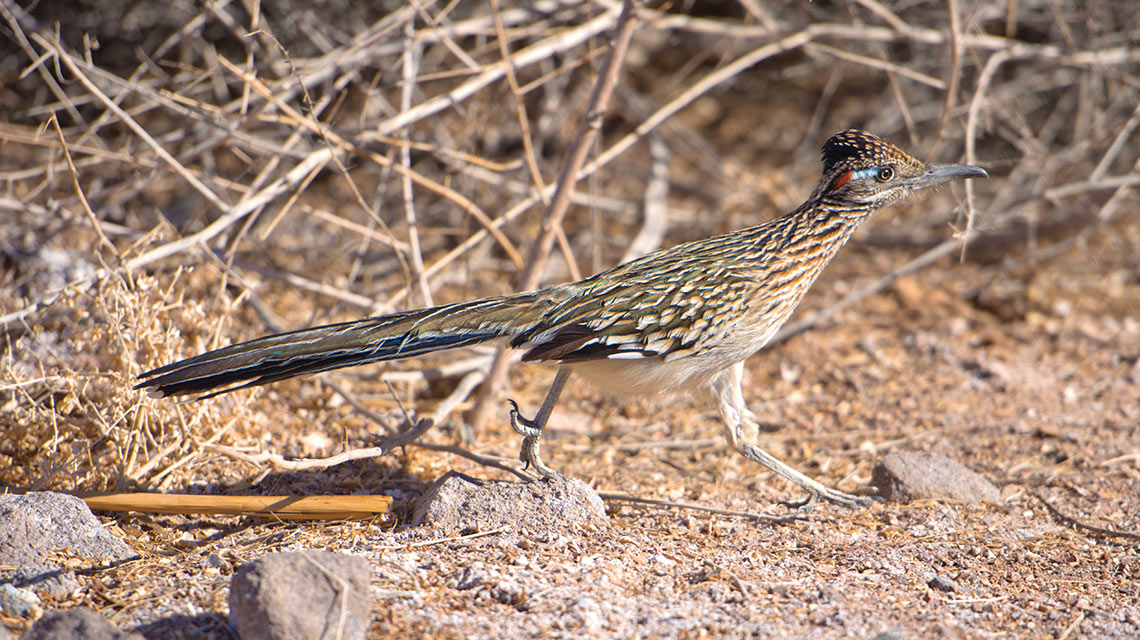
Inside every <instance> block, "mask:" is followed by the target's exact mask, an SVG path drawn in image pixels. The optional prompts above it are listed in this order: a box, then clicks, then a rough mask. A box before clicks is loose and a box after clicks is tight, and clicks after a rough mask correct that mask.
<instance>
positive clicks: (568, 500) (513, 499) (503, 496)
mask: <svg viewBox="0 0 1140 640" xmlns="http://www.w3.org/2000/svg"><path fill="white" fill-rule="evenodd" d="M605 520H606V509H605V505H603V504H602V499H601V498H600V497H598V494H597V492H595V491H594V490H593V489H591V488H590V487H589V486H587V485H586V483H584V482H582V481H581V480H577V479H575V478H568V479H563V478H559V479H554V480H538V481H535V482H507V481H497V480H474V479H472V478H469V477H466V476H463V475H460V474H456V473H447V474H445V475H443V476H442V477H441V478H440V479H439V480H436V481H435V484H433V485H432V486H431V488H430V489H428V490H427V492H426V493H424V495H422V496H420V499H419V500H417V501H416V507H415V510H414V512H413V514H412V524H414V525H427V526H429V527H431V528H433V529H437V530H440V531H463V530H470V529H475V530H479V531H487V530H491V529H498V528H501V527H507V526H509V527H510V528H511V529H512V530H514V531H516V532H522V531H525V532H528V533H540V532H544V531H546V532H551V531H564V530H566V529H572V528H574V527H578V526H580V525H583V524H586V523H591V522H592V523H601V522H605Z"/></svg>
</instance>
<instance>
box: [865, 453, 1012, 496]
mask: <svg viewBox="0 0 1140 640" xmlns="http://www.w3.org/2000/svg"><path fill="white" fill-rule="evenodd" d="M871 484H872V485H873V486H875V487H877V489H878V495H880V496H882V497H883V498H885V499H887V500H890V501H893V502H909V501H911V500H922V499H930V498H943V499H950V500H958V501H961V502H966V503H970V504H973V503H978V502H990V503H994V504H996V503H999V502H1001V492H999V491H998V489H997V487H995V486H994V485H993V483H991V482H990V481H989V480H986V479H985V478H984V477H982V476H981V475H979V474H977V473H975V472H974V471H971V470H970V469H968V468H967V467H965V466H964V465H962V464H961V463H958V462H955V461H954V460H951V459H949V458H947V457H945V456H941V455H938V454H936V453H920V452H917V451H895V452H892V453H889V454H887V455H886V456H884V457H883V458H882V459H881V460H879V461H878V462H877V463H876V464H875V467H874V469H872V470H871Z"/></svg>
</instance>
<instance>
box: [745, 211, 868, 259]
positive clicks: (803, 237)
mask: <svg viewBox="0 0 1140 640" xmlns="http://www.w3.org/2000/svg"><path fill="white" fill-rule="evenodd" d="M872 213H874V208H872V207H870V206H868V205H857V204H852V203H849V202H842V201H839V202H832V201H829V200H828V199H827V198H826V196H824V197H818V198H812V199H811V200H808V201H807V202H805V203H804V204H802V205H800V206H799V207H798V208H797V209H795V210H794V211H792V212H790V213H787V214H784V215H783V216H780V217H779V218H776V219H774V220H771V221H769V222H768V223H766V224H764V225H761V226H760V227H756V228H755V230H756V231H757V232H758V233H757V234H756V235H755V236H754V237H755V239H756V240H757V242H758V245H763V246H758V247H757V249H758V251H757V253H758V254H763V255H764V256H766V257H769V258H771V259H773V260H775V261H776V262H793V263H798V264H804V263H807V264H811V265H817V266H818V268H817V269H816V270H817V271H818V270H822V268H823V267H824V266H825V265H826V264H827V263H828V262H830V261H831V259H832V258H833V257H835V254H836V253H838V252H839V249H840V248H841V247H842V246H843V245H844V244H845V243H846V242H847V240H848V239H849V238H850V237H851V234H853V233H854V232H855V229H857V228H858V227H859V223H861V222H862V221H863V220H865V219H867V218H868V217H870V215H871V214H872Z"/></svg>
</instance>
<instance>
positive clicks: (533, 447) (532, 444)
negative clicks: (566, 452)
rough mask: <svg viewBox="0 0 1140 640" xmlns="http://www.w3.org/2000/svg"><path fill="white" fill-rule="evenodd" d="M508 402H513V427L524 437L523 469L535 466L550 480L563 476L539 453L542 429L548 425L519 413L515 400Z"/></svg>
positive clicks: (521, 453)
mask: <svg viewBox="0 0 1140 640" xmlns="http://www.w3.org/2000/svg"><path fill="white" fill-rule="evenodd" d="M507 402H509V403H511V428H512V429H514V430H515V433H517V434H519V435H520V436H522V437H523V441H522V447H521V448H520V449H519V460H521V461H522V463H523V470H529V469H530V468H531V467H534V470H535V471H536V472H538V474H539V475H541V476H542V477H543V478H546V479H548V480H554V479H557V478H561V477H562V474H560V473H558V472H557V471H555V470H554V469H551V468H550V467H548V466H547V465H546V463H545V462H543V461H542V456H541V454H540V453H539V441H540V440H542V429H543V427H544V426H546V425H544V424H540V423H538V422H537V421H535V420H531V419H529V418H524V417H523V416H522V414H521V413H519V405H518V403H516V402H515V401H514V400H507Z"/></svg>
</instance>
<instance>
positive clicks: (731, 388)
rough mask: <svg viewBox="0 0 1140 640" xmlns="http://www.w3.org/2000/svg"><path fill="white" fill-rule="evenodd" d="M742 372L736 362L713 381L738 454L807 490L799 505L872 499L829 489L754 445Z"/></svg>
mask: <svg viewBox="0 0 1140 640" xmlns="http://www.w3.org/2000/svg"><path fill="white" fill-rule="evenodd" d="M743 376H744V363H743V362H738V363H736V364H735V365H733V366H732V367H731V368H730V369H728V370H726V371H724V372H723V373H721V374H720V375H719V376H717V377H716V378H715V379H714V380H713V383H712V392H713V394H714V395H715V396H716V400H717V403H718V404H719V406H720V416H721V418H722V419H723V420H724V430H725V438H727V439H728V442H729V443H730V444H731V445H732V446H733V448H735V449H736V450H737V451H738V452H740V455H742V456H744V457H745V458H748V459H749V460H752V461H753V462H759V463H760V464H762V465H764V466H765V467H767V468H768V469H770V470H771V471H773V472H775V473H776V474H777V475H779V476H780V477H782V478H785V479H787V480H790V481H792V482H794V483H796V484H797V485H799V486H800V487H802V488H804V489H806V490H807V491H809V492H810V493H811V496H810V497H809V498H808V500H807V501H806V502H804V503H802V505H800V506H807V505H810V504H811V503H813V502H814V501H815V499H816V498H823V499H824V500H827V501H829V502H834V503H835V504H839V505H843V506H845V507H848V508H855V507H865V506H867V505H869V504H871V503H872V502H874V500H873V499H871V498H866V497H861V496H855V495H852V494H849V493H844V492H842V491H839V490H837V489H830V488H828V487H826V486H824V485H822V484H820V483H819V482H816V481H815V480H812V479H811V478H809V477H807V476H805V475H804V474H802V473H800V472H799V471H796V470H795V469H793V468H791V467H789V466H788V465H787V464H784V463H783V462H780V461H779V460H777V459H776V458H775V457H773V456H772V454H770V453H768V452H767V451H764V450H763V449H761V448H760V447H759V446H757V440H758V439H759V438H758V436H759V431H760V428H759V425H758V423H757V420H756V416H755V415H753V413H752V412H751V411H749V410H748V407H747V406H745V404H744V394H743V393H742V392H741V389H740V382H741V379H742V378H743Z"/></svg>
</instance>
